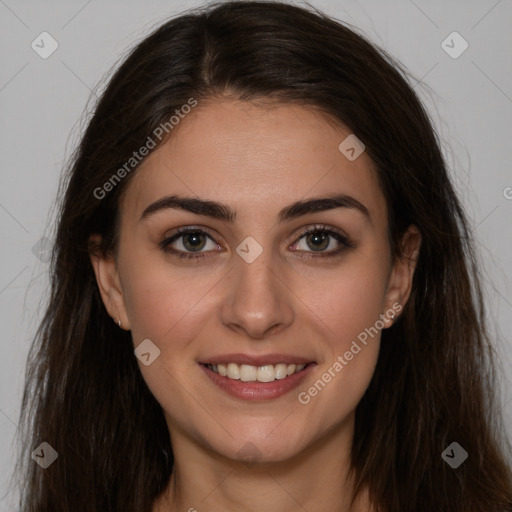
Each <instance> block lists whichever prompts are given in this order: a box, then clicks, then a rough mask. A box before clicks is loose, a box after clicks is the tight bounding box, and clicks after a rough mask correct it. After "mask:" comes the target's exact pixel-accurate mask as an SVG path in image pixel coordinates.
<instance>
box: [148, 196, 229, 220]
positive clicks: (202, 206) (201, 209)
mask: <svg viewBox="0 0 512 512" xmlns="http://www.w3.org/2000/svg"><path fill="white" fill-rule="evenodd" d="M168 208H177V209H180V210H186V211H187V212H191V213H196V214H197V215H207V216H208V217H213V218H214V219H220V220H225V221H228V222H234V221H235V218H236V214H235V212H234V211H233V210H231V209H230V208H229V207H227V206H224V205H222V204H220V203H217V202H216V201H206V200H204V199H196V198H193V197H179V196H166V197H162V198H161V199H159V200H158V201H155V202H154V203H151V204H150V205H149V206H148V207H147V208H146V209H145V210H144V211H143V212H142V215H141V217H140V220H144V219H146V218H147V217H149V216H150V215H152V214H153V213H156V212H159V211H161V210H165V209H168Z"/></svg>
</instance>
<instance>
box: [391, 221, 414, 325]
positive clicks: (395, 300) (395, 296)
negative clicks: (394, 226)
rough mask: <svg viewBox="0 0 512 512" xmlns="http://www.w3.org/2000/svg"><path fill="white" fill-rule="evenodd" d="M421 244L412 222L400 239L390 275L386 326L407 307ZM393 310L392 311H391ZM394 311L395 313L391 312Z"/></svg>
mask: <svg viewBox="0 0 512 512" xmlns="http://www.w3.org/2000/svg"><path fill="white" fill-rule="evenodd" d="M420 246H421V233H420V231H419V229H418V228H417V227H416V226H415V225H413V224H411V225H410V226H409V227H408V228H407V231H406V232H405V233H404V235H403V236H402V239H401V241H400V248H399V250H400V253H399V254H398V255H397V256H396V258H395V262H394V264H393V268H392V269H391V273H390V276H389V282H388V288H387V292H386V299H385V309H386V311H387V312H390V314H391V316H389V315H388V314H385V315H384V316H385V320H386V327H391V325H393V321H394V320H395V319H396V317H397V315H398V314H399V313H400V311H402V309H403V308H404V307H405V304H406V303H407V301H408V300H409V296H410V294H411V289H412V280H413V277H414V271H415V270H416V263H417V260H418V254H419V252H420ZM390 310H391V311H390ZM391 312H393V313H394V315H393V313H391Z"/></svg>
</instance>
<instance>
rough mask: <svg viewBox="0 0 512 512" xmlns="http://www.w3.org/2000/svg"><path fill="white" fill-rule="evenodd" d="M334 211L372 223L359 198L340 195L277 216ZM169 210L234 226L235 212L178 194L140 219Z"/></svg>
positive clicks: (289, 208)
mask: <svg viewBox="0 0 512 512" xmlns="http://www.w3.org/2000/svg"><path fill="white" fill-rule="evenodd" d="M335 208H349V209H353V210H356V211H359V212H360V213H362V214H363V215H364V216H365V217H367V218H368V219H369V220H371V217H370V213H369V211H368V208H366V206H365V205H364V204H363V203H361V202H360V201H358V200H357V199H356V198H354V197H352V196H349V195H346V194H338V195H335V196H331V197H320V198H312V199H306V200H302V201H296V202H295V203H292V204H291V205H289V206H286V207H285V208H283V209H282V210H281V211H280V212H279V214H278V217H277V219H278V223H282V222H285V221H287V220H292V219H295V218H297V217H301V216H303V215H307V214H309V213H315V212H322V211H326V210H333V209H335ZM168 209H179V210H185V211H187V212H190V213H195V214H196V215H206V216H207V217H212V218H214V219H219V220H223V221H227V222H231V223H233V222H234V221H235V220H236V212H235V211H234V210H232V209H231V208H229V206H226V205H223V204H221V203H218V202H216V201H208V200H205V199H197V198H192V197H180V196H177V195H172V196H166V197H162V198H161V199H158V200H157V201H155V202H154V203H151V204H150V205H149V206H148V207H147V208H146V209H145V210H144V211H143V212H142V215H141V218H140V220H141V221H142V220H144V219H147V218H148V217H150V216H151V215H153V214H155V213H157V212H160V211H162V210H168Z"/></svg>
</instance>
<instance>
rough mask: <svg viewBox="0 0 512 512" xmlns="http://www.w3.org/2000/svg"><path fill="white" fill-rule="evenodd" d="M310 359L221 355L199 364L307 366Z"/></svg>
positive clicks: (267, 355) (274, 355) (286, 355)
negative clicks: (282, 364)
mask: <svg viewBox="0 0 512 512" xmlns="http://www.w3.org/2000/svg"><path fill="white" fill-rule="evenodd" d="M312 362H313V361H312V360H311V359H307V358H305V357H299V356H293V355H290V354H264V355H254V356H251V355H248V354H223V355H220V356H212V357H209V358H208V359H203V360H201V361H200V363H201V364H223V363H236V364H238V365H241V364H247V365H250V366H265V365H269V364H273V365H276V364H279V363H284V364H307V363H312Z"/></svg>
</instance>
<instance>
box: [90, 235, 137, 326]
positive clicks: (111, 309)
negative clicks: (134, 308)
mask: <svg viewBox="0 0 512 512" xmlns="http://www.w3.org/2000/svg"><path fill="white" fill-rule="evenodd" d="M100 242H101V237H100V235H91V237H90V238H89V256H90V259H91V264H92V267H93V269H94V274H95V276H96V283H97V285H98V289H99V291H100V295H101V298H102V300H103V304H104V305H105V308H106V310H107V311H108V314H109V315H110V316H111V317H112V319H113V320H114V322H116V324H118V325H119V326H120V327H122V328H123V329H130V323H129V321H128V317H127V315H126V307H125V302H124V295H123V290H122V287H121V281H120V279H119V273H118V269H117V265H116V261H115V259H114V258H113V257H112V256H108V255H105V254H103V253H102V252H101V251H100V250H99V247H100Z"/></svg>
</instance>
